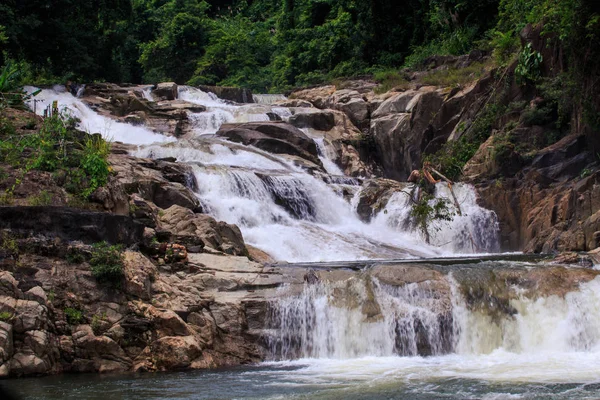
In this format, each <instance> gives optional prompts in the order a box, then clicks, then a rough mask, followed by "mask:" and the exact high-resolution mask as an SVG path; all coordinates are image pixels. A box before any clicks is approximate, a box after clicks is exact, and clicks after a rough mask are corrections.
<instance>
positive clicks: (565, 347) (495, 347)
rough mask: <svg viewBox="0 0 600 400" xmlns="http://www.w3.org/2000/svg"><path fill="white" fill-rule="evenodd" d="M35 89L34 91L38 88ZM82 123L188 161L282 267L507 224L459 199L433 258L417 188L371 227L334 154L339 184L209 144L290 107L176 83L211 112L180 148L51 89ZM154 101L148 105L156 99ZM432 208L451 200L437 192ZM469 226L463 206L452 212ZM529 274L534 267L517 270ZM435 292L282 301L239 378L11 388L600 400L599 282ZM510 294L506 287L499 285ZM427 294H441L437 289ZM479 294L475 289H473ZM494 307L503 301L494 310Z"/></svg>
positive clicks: (410, 251)
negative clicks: (420, 221)
mask: <svg viewBox="0 0 600 400" xmlns="http://www.w3.org/2000/svg"><path fill="white" fill-rule="evenodd" d="M30 90H32V89H30ZM40 96H41V98H42V99H44V100H45V101H46V102H48V103H49V102H51V101H52V100H54V99H57V100H59V102H60V104H61V106H65V107H68V108H69V109H70V110H71V112H72V113H73V114H74V115H75V116H77V117H78V118H80V119H81V125H80V126H81V127H82V128H86V129H87V130H89V131H91V132H101V133H102V134H103V135H104V136H105V137H112V138H114V139H115V140H120V141H124V142H127V143H133V144H138V145H141V146H140V147H139V149H138V150H137V151H136V152H135V154H136V155H138V156H142V157H155V158H160V157H175V158H177V160H178V161H179V162H186V163H189V164H190V165H191V166H192V168H193V172H194V174H195V176H196V180H197V183H198V192H197V196H198V198H199V199H200V201H201V202H202V206H203V207H204V209H205V210H206V212H208V213H210V214H212V215H214V216H215V217H216V218H217V219H219V220H224V221H227V222H230V223H235V224H237V225H238V226H239V227H240V228H241V230H242V232H243V234H244V238H245V241H246V242H247V243H249V244H251V245H254V246H256V247H258V248H260V249H262V250H264V251H266V252H267V253H269V254H270V255H271V256H273V257H274V258H276V259H278V260H285V261H299V262H307V261H333V260H359V259H385V258H388V259H392V258H414V257H432V256H439V255H455V254H457V253H482V252H493V251H497V250H498V222H497V219H496V216H495V215H494V214H493V213H492V212H490V211H488V210H484V209H482V208H480V207H479V206H478V205H477V204H476V199H475V193H474V191H473V189H472V188H471V187H470V186H468V185H456V186H455V187H454V191H455V193H454V194H455V196H456V198H457V202H458V203H459V205H460V212H461V214H462V215H457V216H456V218H454V220H453V221H452V222H451V223H440V224H439V225H438V226H436V227H435V232H436V233H435V235H434V236H433V244H434V245H432V246H429V245H426V244H425V243H424V241H423V239H422V238H421V236H420V234H419V233H418V231H416V230H415V229H414V226H412V224H411V217H410V204H409V198H408V196H410V188H409V189H407V191H406V192H405V193H400V192H399V193H396V194H394V195H393V196H392V198H391V199H390V201H389V202H388V204H387V205H386V207H385V209H384V210H382V211H381V212H380V213H379V214H378V215H377V216H375V217H374V218H373V220H372V221H371V223H364V222H362V221H361V220H360V219H359V218H358V216H357V213H356V210H355V208H356V204H357V199H358V196H359V195H360V190H361V188H360V181H359V180H356V179H351V178H348V177H344V176H343V173H342V171H341V170H340V169H339V167H338V166H337V165H336V164H335V163H334V162H333V161H332V159H333V157H332V154H331V151H332V149H331V146H329V145H328V144H327V140H326V139H325V138H324V137H314V139H315V142H316V144H317V147H318V149H319V156H320V159H321V161H322V163H323V165H324V167H325V170H326V172H327V173H328V175H329V176H326V177H325V178H326V179H324V177H323V176H321V175H318V174H317V175H311V174H309V173H308V172H306V171H305V170H303V169H302V168H300V167H298V166H296V165H294V164H293V162H291V161H290V160H289V159H287V158H286V157H285V156H281V155H273V154H269V153H266V152H263V151H261V150H259V149H255V148H252V147H246V146H242V145H239V144H234V143H230V142H227V141H224V140H222V139H219V138H216V137H214V136H213V135H212V134H213V133H215V132H216V131H217V130H218V129H219V127H220V126H221V125H222V124H223V123H231V122H246V121H267V120H269V119H270V118H271V117H272V115H273V114H274V115H277V116H278V117H279V118H281V119H284V120H285V119H286V118H288V117H289V116H290V115H291V112H292V110H289V109H285V108H280V107H273V106H271V104H272V103H273V102H274V101H277V100H281V98H280V97H277V96H262V97H261V96H257V97H255V101H256V102H257V103H259V104H251V105H242V106H240V105H235V104H230V103H227V102H224V101H221V100H219V99H218V98H216V96H214V95H212V94H208V93H204V92H202V91H200V90H197V89H193V88H188V87H181V88H180V90H179V97H180V98H181V99H184V100H187V101H190V102H194V103H197V104H202V105H205V106H206V107H207V111H206V112H204V113H197V114H190V115H189V117H190V119H191V120H192V121H193V124H194V125H193V126H194V135H193V137H188V138H186V139H180V140H178V141H172V140H171V142H170V143H164V142H169V139H167V138H165V137H164V136H162V135H159V134H156V133H153V132H150V131H149V130H147V129H145V128H143V127H133V126H129V125H126V124H121V123H117V122H113V121H111V120H109V119H107V118H105V117H102V116H100V115H98V114H96V113H95V112H93V111H92V110H91V109H89V108H88V107H87V106H86V105H85V104H84V103H82V102H81V101H79V100H78V99H76V98H75V97H73V96H71V95H69V94H67V93H62V92H60V91H56V90H54V91H53V90H45V91H43V92H42V94H41V95H40ZM144 97H146V98H148V99H151V98H152V94H151V93H150V91H149V90H146V91H145V92H144ZM269 115H271V116H269ZM436 196H438V197H440V196H443V197H447V198H450V197H451V196H450V194H449V192H448V188H447V187H446V186H444V185H442V184H439V185H438V186H437V188H436ZM451 208H452V209H453V211H454V212H456V213H457V214H458V210H457V209H456V207H454V206H453V205H451ZM521 267H522V268H529V266H525V267H523V266H521ZM444 279H445V280H444V281H443V282H445V283H443V284H442V286H441V287H440V286H439V285H438V286H435V285H433V283H428V282H422V283H413V284H407V285H404V286H391V285H388V284H385V283H383V282H381V281H380V280H378V279H377V278H376V277H374V276H371V275H370V274H368V273H362V274H356V276H354V277H353V278H351V279H347V280H338V281H332V282H329V281H322V282H318V283H316V284H312V285H309V284H305V285H304V286H303V287H302V288H301V290H300V291H299V292H298V291H296V292H294V291H291V290H290V288H288V287H283V288H281V289H280V290H279V292H278V296H277V298H276V300H274V301H273V305H272V313H271V315H270V319H269V329H268V330H267V331H266V332H267V333H266V335H265V341H266V343H267V344H268V345H269V349H270V358H271V361H269V362H266V363H263V364H260V365H257V366H249V367H243V368H235V369H227V370H217V371H207V372H190V373H185V374H184V373H170V374H148V375H121V376H90V375H79V376H58V377H47V378H40V379H23V380H16V381H15V380H13V381H7V382H6V383H5V386H7V387H8V388H9V389H11V390H12V391H13V392H14V393H17V394H18V395H19V396H21V397H23V398H27V399H38V398H40V399H41V398H44V399H100V398H102V399H104V398H111V399H112V398H116V399H159V398H160V399H163V398H169V399H188V398H197V399H342V398H343V399H433V398H435V399H438V398H441V399H545V398H556V399H570V398H578V399H597V398H600V354H599V353H600V281H599V280H598V279H596V280H593V281H591V282H588V283H585V284H582V285H581V287H580V290H578V291H574V292H572V293H568V294H566V295H565V296H564V297H559V296H556V295H553V296H547V297H539V298H529V297H527V296H525V295H524V289H523V288H519V287H513V286H510V288H509V289H510V290H512V291H514V293H516V295H515V296H513V297H512V299H511V300H510V304H509V307H507V308H508V309H510V312H504V313H500V314H498V313H493V312H486V311H485V307H484V309H483V310H474V309H472V307H470V306H469V304H468V302H467V300H466V299H465V298H464V293H465V288H464V287H461V285H464V283H461V282H459V281H458V280H457V279H455V277H454V276H453V275H452V274H449V275H447V276H446V277H445V278H444ZM504 284H505V285H509V283H508V282H504ZM430 285H432V286H430ZM468 290H469V288H467V291H468ZM489 307H490V309H492V308H493V304H490V305H489Z"/></svg>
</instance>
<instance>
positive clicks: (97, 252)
mask: <svg viewBox="0 0 600 400" xmlns="http://www.w3.org/2000/svg"><path fill="white" fill-rule="evenodd" d="M121 252H122V248H121V246H119V245H114V246H111V245H109V244H108V243H106V242H100V243H96V244H94V245H93V247H92V257H91V258H90V266H91V267H92V275H94V278H96V279H97V280H98V282H106V283H109V284H112V285H115V286H118V285H119V284H120V283H121V279H122V278H123V275H124V274H123V260H122V258H121Z"/></svg>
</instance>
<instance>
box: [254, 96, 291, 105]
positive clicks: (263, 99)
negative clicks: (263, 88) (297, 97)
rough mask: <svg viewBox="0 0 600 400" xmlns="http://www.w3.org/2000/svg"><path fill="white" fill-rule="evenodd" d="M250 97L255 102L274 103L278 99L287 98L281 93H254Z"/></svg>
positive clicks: (283, 99)
mask: <svg viewBox="0 0 600 400" xmlns="http://www.w3.org/2000/svg"><path fill="white" fill-rule="evenodd" d="M252 99H253V100H254V102H255V103H256V104H274V103H276V102H278V101H285V100H287V97H285V95H283V94H255V95H253V96H252Z"/></svg>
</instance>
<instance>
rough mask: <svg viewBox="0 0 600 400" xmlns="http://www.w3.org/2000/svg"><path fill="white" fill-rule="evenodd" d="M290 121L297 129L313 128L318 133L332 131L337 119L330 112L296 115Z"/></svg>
mask: <svg viewBox="0 0 600 400" xmlns="http://www.w3.org/2000/svg"><path fill="white" fill-rule="evenodd" d="M289 121H290V124H292V125H294V126H295V127H298V128H312V129H316V130H318V131H330V130H331V129H333V127H334V126H335V117H334V115H333V113H331V112H328V111H316V112H308V113H296V114H294V115H292V116H291V117H290V119H289Z"/></svg>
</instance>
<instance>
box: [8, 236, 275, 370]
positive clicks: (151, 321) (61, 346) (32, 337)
mask: <svg viewBox="0 0 600 400" xmlns="http://www.w3.org/2000/svg"><path fill="white" fill-rule="evenodd" d="M27 240H28V239H22V240H20V242H19V243H20V244H21V245H23V248H28V247H27V243H28V242H27ZM64 245H65V246H67V244H66V243H65V244H64ZM65 251H66V250H65ZM122 260H123V264H124V271H125V278H124V282H123V284H122V285H121V286H120V287H119V288H111V287H107V286H104V285H101V284H99V283H97V282H96V280H95V279H94V278H93V277H92V274H91V271H90V266H89V264H88V263H87V262H86V261H83V262H74V263H69V262H67V261H65V260H64V259H61V258H57V257H52V256H50V257H49V256H44V255H41V254H39V253H36V252H34V253H31V252H30V251H29V250H28V252H23V253H21V254H20V262H21V263H22V265H23V269H22V270H20V271H17V272H14V273H11V272H8V271H0V284H1V285H0V287H1V288H2V290H1V292H0V312H1V313H3V314H2V315H3V316H10V317H9V318H8V319H6V320H3V321H1V322H0V375H1V376H3V377H7V376H14V377H17V376H25V375H42V374H54V373H60V372H101V373H104V372H124V371H166V370H176V369H194V368H211V367H218V366H227V365H238V364H243V363H248V362H255V361H258V360H260V359H261V358H262V357H263V349H261V347H260V345H259V342H258V341H257V339H258V338H257V337H256V336H253V335H254V333H253V332H250V331H249V328H248V327H249V326H251V325H252V326H261V324H262V322H261V321H257V320H256V318H257V315H256V313H255V312H254V311H252V312H251V311H250V310H254V309H256V307H263V308H264V301H265V300H264V297H263V295H262V291H261V290H262V289H265V290H269V288H270V287H272V286H273V285H278V284H280V283H281V278H280V276H279V275H277V274H273V272H276V271H275V270H265V268H264V267H263V266H262V265H260V264H256V263H253V262H251V261H249V260H248V259H247V258H245V257H230V256H224V255H209V254H195V255H193V256H190V260H189V262H187V261H186V265H185V268H184V269H179V271H177V272H175V271H174V270H173V269H166V268H165V267H164V266H163V267H158V268H157V266H156V265H155V263H153V262H151V261H150V259H148V258H146V257H145V256H144V255H142V254H140V253H138V252H132V251H127V252H125V253H124V254H123V256H122ZM50 265H52V267H51V269H50ZM171 267H172V266H171ZM28 288H31V289H28ZM221 291H226V292H227V294H219V292H221ZM247 303H248V304H252V306H251V307H247V306H246V304H247ZM261 304H263V305H262V306H261ZM258 317H259V318H260V316H258ZM3 318H5V317H3Z"/></svg>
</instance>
